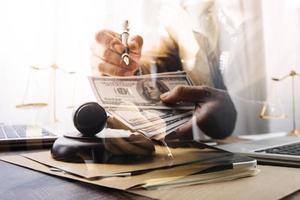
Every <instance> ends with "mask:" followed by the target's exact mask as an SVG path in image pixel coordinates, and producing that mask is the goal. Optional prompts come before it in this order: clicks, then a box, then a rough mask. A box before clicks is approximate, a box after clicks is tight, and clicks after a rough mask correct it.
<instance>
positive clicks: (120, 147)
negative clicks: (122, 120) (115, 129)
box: [104, 134, 155, 156]
mask: <svg viewBox="0 0 300 200" xmlns="http://www.w3.org/2000/svg"><path fill="white" fill-rule="evenodd" d="M104 146H105V149H107V150H108V151H109V152H111V153H112V154H113V155H118V156H119V155H134V156H150V155H152V154H153V153H154V152H155V148H154V144H153V143H152V141H151V140H150V139H147V138H146V137H144V136H143V135H141V134H137V135H135V134H133V135H130V136H129V137H127V138H105V142H104Z"/></svg>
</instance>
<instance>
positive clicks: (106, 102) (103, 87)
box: [89, 71, 194, 138]
mask: <svg viewBox="0 0 300 200" xmlns="http://www.w3.org/2000/svg"><path fill="white" fill-rule="evenodd" d="M89 80H90V83H91V86H92V89H93V92H94V94H95V96H96V98H97V100H98V103H99V104H100V105H101V106H103V107H104V108H105V109H106V111H107V112H108V113H109V115H110V116H111V117H113V119H114V120H117V121H118V123H121V124H122V127H123V128H124V127H127V128H128V129H130V130H131V131H136V132H140V133H142V134H144V135H145V136H146V137H148V138H153V137H155V136H157V135H160V136H161V135H166V134H169V133H171V132H172V131H174V130H176V129H177V128H178V127H179V126H181V125H182V124H184V123H186V122H187V121H188V120H189V119H190V117H191V115H192V114H193V109H194V105H193V104H190V103H184V102H181V103H178V104H174V105H167V104H165V103H163V102H162V101H161V100H160V95H161V94H162V93H165V92H167V91H170V90H172V89H173V88H174V87H176V86H177V85H192V82H191V80H190V78H189V77H188V76H187V74H186V73H185V72H182V71H180V72H172V73H161V74H150V75H141V76H130V77H106V76H103V77H89Z"/></svg>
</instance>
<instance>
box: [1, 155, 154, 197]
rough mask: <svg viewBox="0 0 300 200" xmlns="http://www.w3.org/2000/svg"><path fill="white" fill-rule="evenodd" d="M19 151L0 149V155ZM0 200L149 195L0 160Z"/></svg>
mask: <svg viewBox="0 0 300 200" xmlns="http://www.w3.org/2000/svg"><path fill="white" fill-rule="evenodd" d="M16 153H21V152H6V153H3V152H2V153H0V156H3V155H9V154H16ZM0 199H1V200H13V199H22V200H27V199H29V200H41V199H42V200H48V199H49V200H56V199H57V200H77V199H78V200H90V199H99V200H101V199H105V200H106V199H112V200H113V199H115V200H123V199H134V200H135V199H137V200H148V199H151V198H148V197H144V196H140V195H135V194H131V193H128V192H124V191H120V190H114V189H110V188H105V187H100V186H95V185H90V184H87V183H82V182H79V181H71V180H67V179H63V178H59V177H54V176H50V175H46V174H43V173H40V172H36V171H34V170H30V169H26V168H23V167H19V166H16V165H12V164H9V163H6V162H3V161H0Z"/></svg>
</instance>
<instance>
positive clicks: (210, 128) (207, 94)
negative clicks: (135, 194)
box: [161, 86, 237, 140]
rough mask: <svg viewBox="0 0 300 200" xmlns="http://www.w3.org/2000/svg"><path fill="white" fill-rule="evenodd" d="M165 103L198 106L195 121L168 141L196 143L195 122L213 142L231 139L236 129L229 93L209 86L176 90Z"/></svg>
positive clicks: (187, 124)
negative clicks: (228, 137)
mask: <svg viewBox="0 0 300 200" xmlns="http://www.w3.org/2000/svg"><path fill="white" fill-rule="evenodd" d="M161 100H162V101H163V102H165V103H169V104H173V103H177V102H181V101H185V102H192V103H195V112H194V116H193V118H194V120H192V119H191V120H190V121H189V122H187V123H185V124H184V125H182V126H181V127H180V128H178V129H177V130H176V132H175V133H172V134H169V135H168V136H167V137H166V139H167V140H170V139H175V138H178V139H182V140H190V139H193V121H194V123H195V122H196V124H197V126H198V127H199V128H200V129H201V130H202V131H203V132H205V134H207V135H208V136H210V137H212V138H225V137H227V136H229V135H230V134H231V133H232V131H233V129H234V126H235V121H236V117H237V112H236V109H235V107H234V105H233V102H232V101H231V98H230V96H229V95H228V93H227V92H226V91H223V90H218V89H214V88H211V87H207V86H177V87H176V88H174V89H173V90H171V91H169V92H167V93H164V94H162V95H161Z"/></svg>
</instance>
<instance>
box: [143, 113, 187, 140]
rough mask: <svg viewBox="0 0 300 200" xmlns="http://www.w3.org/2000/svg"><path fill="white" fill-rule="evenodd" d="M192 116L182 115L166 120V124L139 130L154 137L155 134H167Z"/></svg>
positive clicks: (149, 136) (147, 135)
mask: <svg viewBox="0 0 300 200" xmlns="http://www.w3.org/2000/svg"><path fill="white" fill-rule="evenodd" d="M190 118H191V117H190V116H185V117H180V118H177V119H173V120H170V121H166V122H165V123H164V124H160V125H156V126H151V127H147V128H144V129H141V130H139V132H141V133H142V134H144V135H145V136H146V137H148V138H152V137H154V136H157V135H161V134H164V135H167V134H169V133H170V132H171V131H173V130H175V128H177V127H179V126H180V125H182V124H184V123H186V122H188V121H189V120H190Z"/></svg>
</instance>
